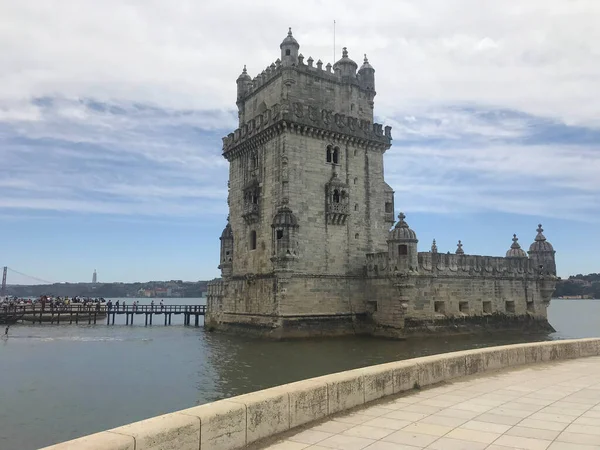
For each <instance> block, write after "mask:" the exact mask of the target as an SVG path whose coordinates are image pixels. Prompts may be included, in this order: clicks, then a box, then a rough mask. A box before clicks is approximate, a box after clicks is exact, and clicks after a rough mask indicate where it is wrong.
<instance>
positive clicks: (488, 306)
mask: <svg viewBox="0 0 600 450" xmlns="http://www.w3.org/2000/svg"><path fill="white" fill-rule="evenodd" d="M483 312H484V313H485V314H491V313H492V302H483Z"/></svg>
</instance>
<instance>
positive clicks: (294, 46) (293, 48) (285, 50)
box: [279, 27, 300, 66]
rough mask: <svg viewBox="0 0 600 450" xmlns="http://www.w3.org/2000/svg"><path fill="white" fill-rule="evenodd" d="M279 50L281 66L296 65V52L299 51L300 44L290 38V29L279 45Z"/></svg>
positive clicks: (292, 37)
mask: <svg viewBox="0 0 600 450" xmlns="http://www.w3.org/2000/svg"><path fill="white" fill-rule="evenodd" d="M279 48H280V49H281V64H282V65H283V66H295V65H296V64H298V50H300V44H298V41H297V40H296V39H295V38H294V36H292V28H291V27H290V29H289V31H288V34H287V36H286V37H285V39H284V40H283V42H281V44H280V45H279Z"/></svg>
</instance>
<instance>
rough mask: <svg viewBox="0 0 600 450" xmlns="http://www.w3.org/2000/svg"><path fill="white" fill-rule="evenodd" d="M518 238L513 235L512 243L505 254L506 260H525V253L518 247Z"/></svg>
mask: <svg viewBox="0 0 600 450" xmlns="http://www.w3.org/2000/svg"><path fill="white" fill-rule="evenodd" d="M518 241H519V238H517V235H516V234H513V243H512V245H511V246H510V248H509V249H508V251H507V252H506V257H507V258H527V253H525V250H523V249H522V248H521V246H520V245H519V242H518Z"/></svg>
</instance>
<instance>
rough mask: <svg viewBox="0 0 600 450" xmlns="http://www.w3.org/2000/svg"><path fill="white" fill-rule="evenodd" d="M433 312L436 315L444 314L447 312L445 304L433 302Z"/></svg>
mask: <svg viewBox="0 0 600 450" xmlns="http://www.w3.org/2000/svg"><path fill="white" fill-rule="evenodd" d="M433 310H434V311H435V312H436V313H440V314H444V313H445V312H446V303H445V302H433Z"/></svg>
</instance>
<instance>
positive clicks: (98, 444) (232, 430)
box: [43, 339, 600, 450]
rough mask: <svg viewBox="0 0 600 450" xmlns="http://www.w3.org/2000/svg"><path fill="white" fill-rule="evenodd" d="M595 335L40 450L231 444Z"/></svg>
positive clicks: (261, 399) (255, 400) (352, 381)
mask: <svg viewBox="0 0 600 450" xmlns="http://www.w3.org/2000/svg"><path fill="white" fill-rule="evenodd" d="M599 355H600V339H580V340H569V341H554V342H542V343H533V344H517V345H507V346H501V347H491V348H485V349H478V350H467V351H462V352H454V353H446V354H441V355H434V356H426V357H423V358H415V359H410V360H405V361H397V362H392V363H387V364H381V365H377V366H371V367H365V368H362V369H355V370H349V371H347V372H341V373H336V374H331V375H326V376H322V377H318V378H312V379H308V380H304V381H299V382H296V383H290V384H286V385H283V386H278V387H275V388H271V389H265V390H262V391H258V392H254V393H251V394H245V395H240V396H237V397H232V398H229V399H227V400H221V401H217V402H214V403H209V404H206V405H202V406H196V407H194V408H189V409H184V410H181V411H178V412H175V413H171V414H165V415H163V416H158V417H154V418H151V419H147V420H142V421H140V422H136V423H132V424H130V425H125V426H122V427H118V428H114V429H112V430H107V431H103V432H100V433H96V434H92V435H89V436H84V437H82V438H79V439H75V440H72V441H68V442H64V443H61V444H57V445H53V446H51V447H46V448H45V449H43V450H92V449H93V450H150V449H155V450H159V449H175V448H176V449H179V450H236V449H242V448H245V447H247V446H248V445H249V444H252V443H255V442H259V441H260V440H262V439H265V438H268V437H271V436H274V435H277V434H279V433H282V432H285V431H288V430H291V429H293V428H295V427H299V426H301V425H305V424H308V423H310V422H314V421H317V420H320V419H323V418H326V417H328V416H330V415H333V414H336V413H339V412H342V411H345V410H348V409H350V408H354V407H356V406H360V405H364V404H367V403H369V402H372V401H374V400H378V399H381V398H385V397H388V396H392V395H395V394H400V393H405V392H407V391H410V390H412V389H413V388H414V387H416V386H418V387H427V386H431V385H435V384H436V383H440V382H443V381H449V380H452V379H456V378H458V377H464V376H468V375H475V374H483V373H486V372H492V371H495V370H499V369H503V368H509V367H518V366H522V365H526V364H535V363H541V362H550V361H559V360H565V359H571V358H579V357H587V356H599Z"/></svg>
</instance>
